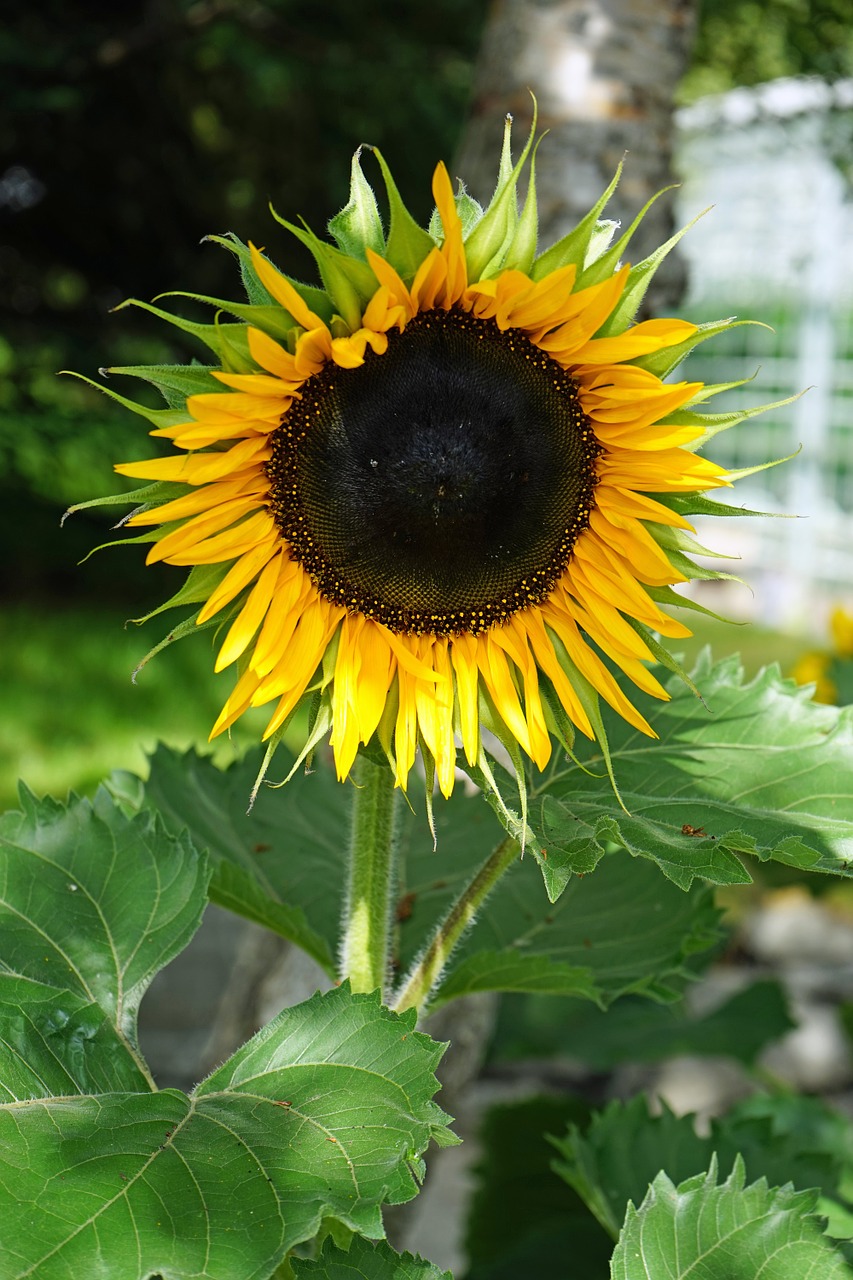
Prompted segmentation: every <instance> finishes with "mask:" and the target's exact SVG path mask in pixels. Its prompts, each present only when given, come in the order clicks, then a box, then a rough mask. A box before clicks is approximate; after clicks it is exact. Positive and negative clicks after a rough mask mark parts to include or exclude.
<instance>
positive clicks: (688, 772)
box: [505, 654, 853, 889]
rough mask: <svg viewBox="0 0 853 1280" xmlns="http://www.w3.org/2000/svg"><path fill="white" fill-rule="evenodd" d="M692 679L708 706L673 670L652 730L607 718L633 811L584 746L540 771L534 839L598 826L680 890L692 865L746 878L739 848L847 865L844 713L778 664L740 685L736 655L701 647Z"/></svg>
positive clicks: (852, 764) (852, 856)
mask: <svg viewBox="0 0 853 1280" xmlns="http://www.w3.org/2000/svg"><path fill="white" fill-rule="evenodd" d="M691 678H692V679H693V680H694V682H695V684H696V686H697V687H698V688H699V690H700V692H701V693H702V696H703V698H704V700H705V702H704V704H703V703H702V702H699V701H698V700H697V699H695V698H694V697H693V695H692V694H691V693H690V692H689V690H687V689H685V688H683V686H681V684H680V683H679V682H678V681H676V680H673V681H671V682H670V683H669V684H668V686H667V687H668V690H669V692H670V693H671V695H672V700H671V701H670V702H668V703H666V704H664V705H656V706H655V707H654V709H653V711H652V712H651V718H652V722H653V724H654V727H655V729H656V731H657V733H658V734H659V738H658V739H657V740H650V739H648V738H645V737H642V736H641V735H640V734H638V733H636V732H635V731H634V730H633V729H632V728H631V727H630V726H629V725H627V724H626V723H625V722H624V721H622V720H621V719H617V718H616V717H612V718H611V719H610V722H609V728H608V734H609V740H610V751H611V758H612V762H613V769H614V772H615V775H616V778H617V781H618V784H619V791H620V795H621V797H622V800H623V802H624V805H625V808H626V809H627V810H628V813H627V814H626V813H624V812H622V811H621V810H620V809H619V808H618V807H617V805H616V804H615V802H614V799H613V796H612V793H611V791H610V785H609V782H608V780H607V778H606V776H605V769H604V764H603V761H602V760H601V758H600V757H598V758H597V757H596V755H595V754H594V748H592V747H586V746H584V747H582V748H581V749H580V751H579V756H578V758H579V760H580V763H581V765H583V766H584V769H585V770H586V772H583V771H581V770H572V771H565V770H564V771H562V772H560V773H559V774H555V775H554V777H553V778H552V779H550V780H549V779H548V778H547V777H546V779H545V780H544V782H543V784H542V785H541V786H540V787H539V789H538V790H539V796H540V797H541V798H540V799H538V800H537V799H535V798H532V799H531V804H530V818H529V822H530V825H531V827H532V828H533V830H534V832H535V833H536V836H537V839H540V840H541V841H542V843H543V844H547V841H548V837H549V835H553V834H554V832H555V830H556V831H557V832H559V833H561V835H560V839H561V840H562V841H563V842H565V840H567V839H569V838H571V839H572V840H574V841H578V840H580V839H582V838H584V837H585V838H588V839H589V840H590V841H591V842H592V843H593V844H594V843H595V842H598V843H599V844H600V842H601V840H602V839H603V838H605V837H606V838H607V839H609V840H613V841H615V842H616V843H618V844H620V845H621V846H622V847H623V848H624V849H626V850H627V851H628V852H629V853H631V854H632V855H633V856H635V857H643V858H649V859H651V860H652V861H654V862H655V863H656V864H657V865H658V866H659V867H660V869H661V870H662V871H663V872H664V874H665V875H666V876H667V877H668V878H669V879H670V880H672V882H673V883H674V884H677V885H679V886H680V887H681V888H685V889H686V888H687V887H688V886H689V885H690V884H692V882H693V880H694V879H695V878H696V877H697V876H698V877H701V878H704V879H706V880H710V881H712V882H713V883H715V884H738V883H743V882H746V881H748V880H749V879H750V876H749V872H748V870H747V869H746V867H745V866H744V862H743V859H744V857H745V856H746V857H756V858H758V859H760V860H762V861H765V860H767V859H772V860H773V861H777V862H781V863H784V864H785V865H786V866H793V867H797V868H799V869H801V870H809V871H820V872H825V873H834V874H838V875H844V876H849V875H851V874H853V789H851V787H850V784H849V779H850V778H851V777H853V711H851V710H849V709H843V710H840V711H839V709H838V708H833V707H826V706H820V705H818V704H816V703H812V702H810V701H809V695H808V691H807V690H803V689H802V688H799V687H797V686H796V685H795V684H794V683H793V681H791V680H783V679H782V678H781V676H780V674H779V671H778V668H775V667H770V668H767V669H765V670H764V671H763V672H761V673H760V674H759V675H757V676H756V677H755V678H754V679H753V680H751V681H750V682H749V683H744V677H743V671H742V669H741V667H740V663H739V660H738V659H737V658H729V659H726V660H724V661H723V662H721V663H719V664H717V665H716V666H714V665H713V664H712V663H711V660H710V657H709V656H708V655H707V654H705V655H703V656H702V657H701V658H700V660H699V663H698V665H697V667H696V668H695V669H694V670H693V671H692V672H691ZM505 785H506V786H507V787H508V783H505ZM558 843H559V842H558ZM557 856H559V855H557ZM551 861H552V859H551V858H550V857H549V862H551ZM568 870H571V867H570V865H567V872H568ZM550 874H552V875H553V874H554V873H553V871H552V872H551V873H550ZM596 874H597V873H596Z"/></svg>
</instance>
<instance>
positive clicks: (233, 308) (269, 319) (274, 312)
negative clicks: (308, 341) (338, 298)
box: [158, 289, 328, 342]
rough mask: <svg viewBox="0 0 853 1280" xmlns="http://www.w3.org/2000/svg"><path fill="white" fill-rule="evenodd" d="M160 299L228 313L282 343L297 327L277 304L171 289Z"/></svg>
mask: <svg viewBox="0 0 853 1280" xmlns="http://www.w3.org/2000/svg"><path fill="white" fill-rule="evenodd" d="M158 297H160V298H190V299H191V300H192V301H193V302H202V303H204V305H205V306H208V307H216V308H217V310H219V311H227V312H228V314H229V315H232V316H237V318H238V319H239V320H242V321H244V323H245V324H249V325H251V326H252V327H253V328H254V329H261V330H263V332H264V333H267V334H269V336H270V337H271V338H277V339H278V340H279V341H280V342H284V341H286V339H287V335H288V333H289V332H290V330H291V329H294V328H296V327H297V326H296V321H295V320H294V318H293V316H292V315H291V314H290V312H289V311H286V310H285V308H284V307H282V306H279V304H278V303H277V302H273V303H271V304H270V305H269V306H261V305H252V304H251V303H248V302H229V301H227V300H226V299H225V298H210V297H208V296H207V294H204V293H191V292H189V291H188V290H186V289H171V290H170V291H169V292H168V293H161V294H159V295H158ZM323 297H324V298H325V297H326V295H325V294H323ZM327 304H328V299H327Z"/></svg>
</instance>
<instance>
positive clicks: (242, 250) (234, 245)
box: [205, 231, 334, 323]
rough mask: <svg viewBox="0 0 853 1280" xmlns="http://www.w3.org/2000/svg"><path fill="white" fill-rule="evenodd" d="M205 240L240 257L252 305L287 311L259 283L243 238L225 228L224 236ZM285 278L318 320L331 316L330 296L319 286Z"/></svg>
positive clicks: (244, 282) (285, 312)
mask: <svg viewBox="0 0 853 1280" xmlns="http://www.w3.org/2000/svg"><path fill="white" fill-rule="evenodd" d="M205 240H211V241H213V243H214V244H218V245H221V246H222V248H223V249H228V250H229V252H230V253H233V254H234V255H235V256H236V257H237V258H238V259H239V261H240V274H241V276H242V278H243V287H244V288H245V290H246V296H247V297H248V299H249V302H250V303H252V305H253V306H259V307H273V308H275V309H277V310H280V311H281V312H282V314H283V315H288V314H289V313H288V312H287V311H285V309H284V307H281V306H279V304H278V303H277V302H276V300H275V298H273V296H272V294H271V293H269V291H268V290H267V289H266V287H265V286H264V285H263V284H261V281H260V280H259V279H258V273H257V272H256V271H255V264H254V263H253V262H252V254H251V251H250V249H249V246H248V245H245V244H243V241H242V240H241V239H240V237H239V236H236V235H235V234H234V232H233V231H228V232H226V233H225V235H224V236H213V235H211V236H205ZM262 256H263V257H265V258H267V261H268V262H269V263H270V264H271V265H273V266H274V265H275V264H274V263H273V262H272V259H271V258H270V257H269V256H268V255H267V254H266V253H264V254H263V255H262ZM276 271H278V267H276ZM281 274H282V275H284V272H281ZM284 278H285V280H286V281H287V283H288V284H289V285H291V286H292V287H293V288H294V289H295V290H296V292H297V293H298V294H299V296H300V298H301V299H302V301H303V302H304V303H306V304H307V305H308V306H309V307H310V308H311V310H312V311H313V312H315V313H316V314H317V315H318V316H319V317H320V319H321V320H324V321H326V322H327V323H328V321H329V320H331V318H332V312H333V310H334V307H333V306H332V300H331V298H329V296H328V294H326V293H325V292H324V291H323V290H322V289H318V288H317V287H316V285H313V284H303V283H302V282H301V281H300V280H294V279H293V277H292V276H288V275H284ZM234 314H235V315H236V314H237V313H236V312H235V313H234ZM291 318H292V317H291ZM294 323H295V322H294Z"/></svg>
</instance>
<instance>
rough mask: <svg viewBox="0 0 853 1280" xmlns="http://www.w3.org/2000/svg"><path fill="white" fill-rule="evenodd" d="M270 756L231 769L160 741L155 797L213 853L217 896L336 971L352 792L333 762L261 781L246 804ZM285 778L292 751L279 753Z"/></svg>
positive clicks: (150, 797) (168, 817)
mask: <svg viewBox="0 0 853 1280" xmlns="http://www.w3.org/2000/svg"><path fill="white" fill-rule="evenodd" d="M262 755H263V753H262V752H259V753H253V754H252V755H250V756H247V757H246V758H245V759H244V760H243V761H241V762H240V763H238V764H234V765H232V766H231V767H230V768H229V769H227V770H225V771H224V772H222V771H220V770H219V769H217V768H216V767H215V766H214V765H213V764H212V762H211V761H210V760H209V759H206V758H203V757H200V756H197V755H196V754H195V753H194V752H192V751H190V752H187V753H186V754H185V755H180V754H178V753H177V752H173V751H171V750H170V749H169V748H167V747H163V746H160V747H158V748H157V750H156V752H155V754H154V756H153V757H152V759H151V770H150V774H149V778H148V782H147V783H146V785H145V796H146V801H147V803H149V804H151V805H152V806H153V807H154V808H156V809H157V810H158V811H159V813H161V814H162V816H163V820H164V821H165V823H166V825H167V827H168V828H169V829H170V830H173V831H180V830H182V829H183V828H184V827H188V828H189V830H190V831H191V832H192V833H193V839H194V840H195V841H196V842H197V843H198V845H199V846H200V847H201V848H205V849H208V850H209V851H210V855H211V858H212V860H213V879H212V882H211V886H210V896H211V899H212V900H213V901H214V902H216V903H218V904H219V905H220V906H223V907H227V908H229V909H230V910H231V911H236V912H238V913H239V914H240V915H244V916H246V917H247V918H248V919H250V920H254V921H255V922H256V923H257V924H261V925H264V926H265V927H266V928H268V929H272V930H274V931H275V932H276V933H279V934H281V936H282V937H285V938H288V939H289V940H290V941H291V942H293V943H295V944H296V945H297V946H298V947H301V948H302V949H303V950H304V951H306V952H307V953H308V954H309V955H310V956H312V957H313V958H314V959H315V960H316V961H317V963H318V964H320V965H321V966H322V967H323V968H324V969H325V970H326V972H327V973H328V974H329V975H330V976H335V965H334V956H335V954H336V950H337V940H338V930H339V924H340V917H341V906H342V904H341V900H340V899H339V897H338V896H337V895H336V894H334V893H330V892H329V887H330V886H331V885H342V884H343V883H344V880H345V858H346V850H347V830H348V822H349V805H348V801H349V796H348V793H347V789H346V787H344V786H341V785H340V783H338V782H336V781H335V778H334V775H333V774H332V772H331V770H329V769H325V768H322V769H318V770H317V771H316V772H315V773H312V774H310V775H308V774H306V775H305V776H303V777H300V778H299V779H298V781H296V780H294V785H288V786H286V787H281V788H280V789H274V788H272V787H261V789H260V791H259V793H258V796H257V799H256V801H255V804H254V807H253V808H252V811H251V813H247V812H246V810H247V808H248V805H249V798H250V796H251V794H252V789H253V786H254V782H255V778H256V776H257V773H258V768H259V766H260V762H261V758H262ZM276 761H277V763H278V762H280V761H284V762H285V763H284V764H283V776H286V774H287V773H288V772H289V764H290V761H292V757H288V754H287V752H285V751H284V750H283V749H282V750H280V753H279V755H278V756H277V757H276Z"/></svg>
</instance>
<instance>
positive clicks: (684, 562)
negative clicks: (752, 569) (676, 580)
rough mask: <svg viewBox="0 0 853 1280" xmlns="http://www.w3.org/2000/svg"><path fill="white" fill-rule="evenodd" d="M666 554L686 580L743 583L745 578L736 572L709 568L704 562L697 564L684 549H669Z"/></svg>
mask: <svg viewBox="0 0 853 1280" xmlns="http://www.w3.org/2000/svg"><path fill="white" fill-rule="evenodd" d="M666 556H667V559H668V560H669V563H670V564H671V565H672V567H673V569H675V570H676V571H677V572H678V573H680V574H681V575H682V577H683V578H684V579H685V581H686V582H695V581H697V580H698V581H701V582H740V583H743V578H739V577H738V575H737V574H736V573H723V571H722V570H721V569H709V568H707V566H705V565H703V564H696V563H694V561H693V560H691V559H690V557H689V556H686V555H685V554H684V553H683V552H682V551H675V550H672V551H667V553H666Z"/></svg>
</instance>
